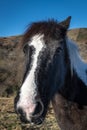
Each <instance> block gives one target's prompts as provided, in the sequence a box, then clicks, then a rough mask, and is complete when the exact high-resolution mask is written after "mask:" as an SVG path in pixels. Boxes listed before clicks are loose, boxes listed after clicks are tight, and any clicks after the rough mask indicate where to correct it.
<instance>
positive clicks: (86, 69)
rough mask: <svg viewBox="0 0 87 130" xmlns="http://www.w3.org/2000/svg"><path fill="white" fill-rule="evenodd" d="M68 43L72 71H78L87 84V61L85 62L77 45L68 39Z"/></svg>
mask: <svg viewBox="0 0 87 130" xmlns="http://www.w3.org/2000/svg"><path fill="white" fill-rule="evenodd" d="M66 45H67V48H68V53H69V58H70V62H71V72H72V74H73V70H75V72H76V73H77V75H78V77H79V78H80V79H81V80H82V81H83V82H84V83H85V85H87V63H85V62H84V61H83V60H82V58H81V56H80V54H79V50H78V47H77V45H76V44H75V43H74V42H73V41H71V40H69V39H67V40H66Z"/></svg>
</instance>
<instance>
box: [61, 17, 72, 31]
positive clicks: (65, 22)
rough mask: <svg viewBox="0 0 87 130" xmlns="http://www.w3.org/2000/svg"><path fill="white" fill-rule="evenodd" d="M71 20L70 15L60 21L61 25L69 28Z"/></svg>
mask: <svg viewBox="0 0 87 130" xmlns="http://www.w3.org/2000/svg"><path fill="white" fill-rule="evenodd" d="M70 21H71V16H69V17H68V18H67V19H66V20H64V21H62V22H60V23H59V25H61V26H62V27H64V28H65V29H66V30H67V29H68V28H69V25H70Z"/></svg>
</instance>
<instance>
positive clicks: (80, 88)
mask: <svg viewBox="0 0 87 130" xmlns="http://www.w3.org/2000/svg"><path fill="white" fill-rule="evenodd" d="M70 19H71V17H68V18H67V19H66V20H65V21H62V22H57V21H54V20H48V21H42V22H36V23H33V24H32V25H31V26H30V27H29V28H28V30H27V31H26V33H25V34H24V42H23V51H24V53H25V61H26V68H25V73H24V78H23V82H22V86H21V88H20V90H19V92H18V94H17V96H16V98H15V109H16V112H17V113H19V114H20V119H21V121H22V122H25V123H28V122H30V123H34V124H41V123H42V122H43V120H44V118H45V116H46V113H47V109H48V105H49V103H50V101H52V103H53V108H54V111H55V114H56V118H57V120H58V123H59V125H60V128H61V129H62V130H73V129H74V130H78V129H79V130H80V128H79V127H78V125H77V126H76V122H77V120H76V119H77V117H78V115H79V114H77V117H76V118H75V120H76V122H75V121H74V119H73V118H71V116H72V114H69V113H68V110H70V109H71V108H72V107H71V106H72V105H71V104H75V105H73V107H74V106H76V109H77V110H78V111H83V110H84V106H86V105H87V64H86V63H84V62H83V60H82V59H81V57H80V55H79V51H78V48H77V46H76V44H75V43H74V42H73V41H71V40H69V39H68V38H67V36H66V33H67V29H68V27H69V24H70ZM60 104H61V105H60ZM66 104H67V105H66ZM58 105H59V106H58ZM61 106H62V107H61ZM65 108H66V110H65ZM69 108H70V109H69ZM63 109H64V110H63ZM75 112H77V111H75ZM66 113H68V114H66ZM72 113H73V114H74V110H73V111H72ZM66 115H68V116H66ZM75 115H76V113H75ZM83 116H84V115H83ZM63 118H65V120H64V119H63ZM81 118H82V117H81ZM86 121H87V119H86ZM83 122H84V121H83ZM80 123H81V122H80ZM80 125H81V124H80ZM81 130H83V129H81ZM84 130H85V129H84Z"/></svg>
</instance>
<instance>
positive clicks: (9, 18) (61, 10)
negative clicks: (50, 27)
mask: <svg viewBox="0 0 87 130" xmlns="http://www.w3.org/2000/svg"><path fill="white" fill-rule="evenodd" d="M68 16H72V21H71V26H70V28H79V27H80V28H81V27H87V0H0V37H1V36H13V35H18V34H22V33H23V32H24V31H25V29H26V27H27V25H28V24H29V23H31V22H33V21H39V20H46V19H48V18H54V19H57V20H59V21H61V20H63V19H65V18H66V17H68Z"/></svg>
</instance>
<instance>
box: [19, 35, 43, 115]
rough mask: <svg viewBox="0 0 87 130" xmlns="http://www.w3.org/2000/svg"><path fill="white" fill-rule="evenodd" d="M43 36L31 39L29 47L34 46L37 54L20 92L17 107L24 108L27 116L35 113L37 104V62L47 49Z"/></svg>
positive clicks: (33, 58) (34, 55)
mask: <svg viewBox="0 0 87 130" xmlns="http://www.w3.org/2000/svg"><path fill="white" fill-rule="evenodd" d="M43 37H44V36H43V35H36V36H34V37H33V38H32V39H31V43H29V46H33V47H34V49H35V52H34V54H33V57H32V66H31V70H30V72H29V74H28V75H27V78H26V79H25V81H24V83H23V85H22V87H21V90H20V99H19V102H18V104H17V107H22V108H23V110H24V111H26V115H27V114H28V113H30V112H31V111H33V110H32V109H34V104H35V96H36V95H37V86H36V84H35V70H36V68H37V61H38V56H39V53H40V52H41V51H42V49H43V48H44V47H45V44H44V41H43Z"/></svg>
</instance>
